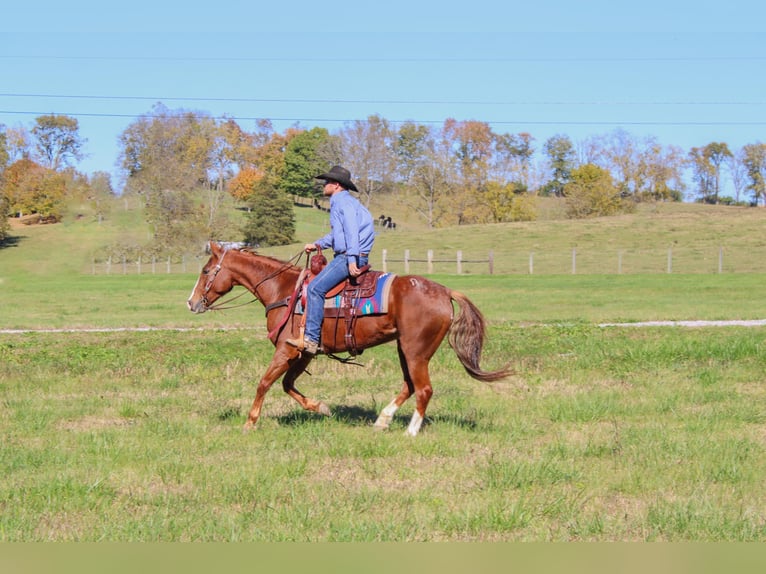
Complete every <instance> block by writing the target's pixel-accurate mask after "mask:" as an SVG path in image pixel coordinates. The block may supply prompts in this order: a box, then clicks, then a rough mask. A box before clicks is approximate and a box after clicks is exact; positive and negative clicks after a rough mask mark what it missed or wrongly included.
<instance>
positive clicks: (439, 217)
mask: <svg viewBox="0 0 766 574" xmlns="http://www.w3.org/2000/svg"><path fill="white" fill-rule="evenodd" d="M417 147H418V148H420V151H419V152H418V153H417V154H413V155H412V162H411V164H410V165H409V166H408V169H409V170H410V171H411V175H410V178H409V179H410V184H409V189H410V190H411V191H412V195H411V196H410V197H408V199H407V204H408V206H409V207H410V208H412V209H413V210H414V211H415V212H416V213H417V214H419V215H420V216H421V218H422V219H423V220H424V221H425V222H426V224H427V225H428V227H437V226H438V225H439V224H440V223H442V222H443V221H444V220H445V219H446V217H447V215H448V214H449V212H450V210H451V205H450V203H449V198H450V197H451V196H452V195H453V194H454V193H456V190H455V185H456V179H457V160H456V158H455V155H454V154H453V153H452V141H451V139H450V138H449V137H447V135H446V134H445V133H444V130H443V129H442V130H437V129H428V130H427V132H426V133H425V134H424V135H423V139H422V141H420V142H419V143H418V146H417Z"/></svg>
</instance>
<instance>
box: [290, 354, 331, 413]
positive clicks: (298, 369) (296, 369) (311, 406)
mask: <svg viewBox="0 0 766 574" xmlns="http://www.w3.org/2000/svg"><path fill="white" fill-rule="evenodd" d="M312 358H313V356H312V355H308V354H304V355H302V356H301V357H300V358H299V359H298V360H297V361H296V362H295V363H293V364H292V365H291V366H290V369H289V370H288V371H287V373H286V374H285V376H284V378H283V379H282V390H284V391H285V392H286V393H287V394H288V395H290V396H291V397H292V398H294V399H295V400H296V401H298V403H299V404H300V405H301V406H302V407H303V408H304V409H306V410H307V411H313V412H315V413H319V414H320V415H325V416H328V417H329V416H330V415H331V414H332V413H331V412H330V409H329V408H328V406H327V405H326V404H324V403H323V402H322V401H315V400H314V399H310V398H308V397H306V396H305V395H304V394H303V393H301V392H300V391H299V390H298V389H296V388H295V381H296V379H297V378H298V377H299V376H300V375H301V373H303V371H305V370H306V367H308V365H309V363H310V362H311V359H312Z"/></svg>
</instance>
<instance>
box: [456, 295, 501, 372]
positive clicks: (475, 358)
mask: <svg viewBox="0 0 766 574" xmlns="http://www.w3.org/2000/svg"><path fill="white" fill-rule="evenodd" d="M450 298H451V299H452V300H453V301H455V302H456V303H457V304H458V311H457V315H456V316H455V318H454V319H453V320H452V327H451V328H450V332H449V344H450V347H452V348H453V350H454V351H455V354H456V355H457V358H458V359H460V362H461V363H462V364H463V368H465V370H466V372H467V373H468V374H469V375H471V376H472V377H473V378H474V379H476V380H479V381H483V382H485V383H491V382H492V381H497V380H500V379H503V378H505V377H507V376H509V375H511V374H513V371H512V369H511V368H510V367H509V366H508V365H506V366H505V367H503V368H502V369H500V370H498V371H484V370H482V368H481V367H480V366H479V363H480V361H481V349H482V347H483V346H484V339H485V337H486V336H487V328H486V322H485V321H484V316H483V315H482V314H481V311H479V309H478V307H476V305H474V304H473V303H472V302H471V300H470V299H468V297H466V296H465V295H463V294H462V293H459V292H457V291H452V292H451V293H450Z"/></svg>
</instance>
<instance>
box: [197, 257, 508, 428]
mask: <svg viewBox="0 0 766 574" xmlns="http://www.w3.org/2000/svg"><path fill="white" fill-rule="evenodd" d="M210 252H211V256H210V259H209V260H208V262H207V263H206V264H205V266H204V267H203V268H202V272H201V273H200V276H199V279H198V280H197V283H196V285H195V286H194V290H193V291H192V293H191V296H190V297H189V300H188V301H187V305H188V306H189V310H191V311H192V312H193V313H204V312H205V311H207V310H210V309H212V308H214V307H213V304H214V303H215V301H216V300H218V299H219V298H220V297H222V296H223V295H225V294H227V293H228V292H229V291H231V289H232V288H233V287H235V286H237V285H240V286H242V287H244V288H245V289H247V290H248V291H249V292H250V293H252V294H253V295H254V296H255V298H256V299H258V300H260V301H261V303H262V304H263V305H264V306H265V307H266V324H267V327H268V330H269V332H270V333H271V332H273V331H275V330H278V328H279V326H280V324H281V322H282V320H283V317H284V314H285V312H286V309H287V307H286V305H287V301H288V300H289V297H290V296H291V295H292V293H293V292H294V290H295V287H296V282H297V281H298V277H299V275H300V274H301V269H300V268H299V267H297V266H295V265H292V264H290V263H288V262H285V261H280V260H278V259H275V258H273V257H267V256H264V255H259V254H257V253H253V252H252V251H247V250H242V249H236V248H225V247H222V246H221V245H219V244H217V243H214V242H211V243H210ZM453 302H455V303H457V305H458V312H457V314H455V312H454V311H455V310H454V308H453ZM299 325H300V316H299V315H292V316H291V317H290V319H289V320H288V321H287V323H286V324H285V325H284V327H283V328H282V329H281V331H279V334H278V335H275V336H274V341H273V342H274V345H275V347H276V351H275V353H274V357H273V358H272V360H271V363H270V364H269V366H268V368H267V369H266V372H265V373H264V375H263V377H262V378H261V380H260V383H259V384H258V390H257V392H256V394H255V400H254V401H253V405H252V407H251V408H250V413H249V414H248V417H247V422H246V423H245V429H246V430H247V429H250V428H253V427H254V425H255V424H256V422H257V421H258V417H259V416H260V414H261V407H262V406H263V400H264V397H265V396H266V393H267V392H268V390H269V388H271V385H272V384H273V383H274V382H275V381H276V380H277V379H278V378H279V377H281V376H282V375H284V378H283V379H282V388H283V389H284V391H285V392H286V393H287V394H288V395H290V396H291V397H292V398H294V399H295V400H296V401H298V403H300V405H301V406H302V407H303V408H304V409H306V410H309V411H314V412H317V413H321V414H323V415H329V414H330V410H329V409H328V408H327V406H326V405H325V404H324V403H322V402H321V401H316V400H313V399H310V398H307V397H306V396H304V395H303V394H302V393H301V392H300V391H298V390H297V389H296V388H295V380H296V379H297V378H298V376H300V374H301V373H303V371H304V370H305V369H306V367H307V366H308V364H309V363H310V362H311V359H312V358H313V356H312V355H309V354H305V353H304V354H302V353H301V352H300V351H299V350H298V349H296V348H294V347H291V346H290V345H288V344H287V343H286V342H285V340H286V339H288V338H290V337H295V336H296V335H297V333H298V329H299ZM339 325H341V326H343V325H344V323H343V321H340V323H339ZM344 331H345V327H342V328H340V329H338V328H337V325H336V322H335V321H334V320H329V319H326V320H325V321H324V323H323V325H322V339H321V349H322V351H323V352H326V353H338V352H344V351H347V350H348V349H347V348H346V340H345V337H344V334H345V333H344ZM485 331H486V328H485V321H484V318H483V317H482V314H481V312H480V311H479V310H478V309H477V308H476V306H475V305H474V304H473V303H472V302H471V301H470V300H469V299H468V298H467V297H466V296H465V295H463V294H461V293H458V292H457V291H452V290H450V289H448V288H447V287H444V286H443V285H440V284H438V283H435V282H433V281H430V280H428V279H426V278H424V277H419V276H417V275H407V276H396V277H395V278H394V279H393V283H392V285H391V288H390V293H389V300H388V312H387V313H386V314H382V315H368V316H360V317H359V318H358V319H357V320H356V322H355V325H354V335H355V337H354V338H355V341H356V346H357V348H358V349H365V348H368V347H373V346H375V345H380V344H381V343H386V342H388V341H396V344H397V348H398V351H399V363H400V364H401V368H402V372H403V374H404V384H403V385H402V390H401V392H400V393H399V394H398V395H397V396H396V398H394V399H393V400H392V401H391V402H390V403H389V404H388V405H387V406H386V407H385V408H384V409H383V410H382V412H381V413H380V416H378V418H377V420H376V422H375V425H374V426H375V428H377V429H386V428H388V426H389V424H390V423H391V421H392V419H393V417H394V413H395V412H396V411H397V409H398V408H399V407H401V406H402V403H404V401H406V400H407V399H408V398H409V397H410V396H411V395H413V394H414V395H415V398H416V401H417V404H416V409H415V412H414V413H413V415H412V419H411V420H410V423H409V426H408V427H407V433H408V434H410V435H412V436H415V435H417V434H418V431H419V430H420V427H421V425H422V423H423V420H424V418H425V416H426V408H427V407H428V402H429V400H430V399H431V395H432V394H433V390H432V388H431V378H430V376H429V374H428V363H429V361H430V359H431V357H432V356H433V355H434V353H435V352H436V350H437V349H438V348H439V345H440V344H441V342H442V340H443V339H444V337H445V336H446V335H447V334H448V333H449V344H450V346H451V347H452V348H453V349H454V351H455V354H456V355H457V357H458V359H459V360H460V362H461V363H462V365H463V367H464V368H465V370H466V371H467V372H468V374H469V375H470V376H471V377H473V378H474V379H477V380H479V381H485V382H491V381H496V380H499V379H502V378H504V377H506V376H508V375H510V374H511V370H510V369H509V368H508V367H505V368H503V369H501V370H498V371H484V370H482V369H481V367H480V366H479V359H480V357H481V351H482V346H483V344H484V338H485Z"/></svg>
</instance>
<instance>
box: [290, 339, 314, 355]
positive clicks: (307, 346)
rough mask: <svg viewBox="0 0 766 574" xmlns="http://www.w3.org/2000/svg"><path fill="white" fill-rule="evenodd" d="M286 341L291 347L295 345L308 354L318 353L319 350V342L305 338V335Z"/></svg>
mask: <svg viewBox="0 0 766 574" xmlns="http://www.w3.org/2000/svg"><path fill="white" fill-rule="evenodd" d="M285 343H287V344H288V345H290V346H291V347H295V348H296V349H298V350H299V351H300V352H301V353H306V354H307V355H316V354H317V351H318V350H319V343H317V342H316V341H312V340H311V339H304V338H303V337H299V338H297V339H286V340H285Z"/></svg>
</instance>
